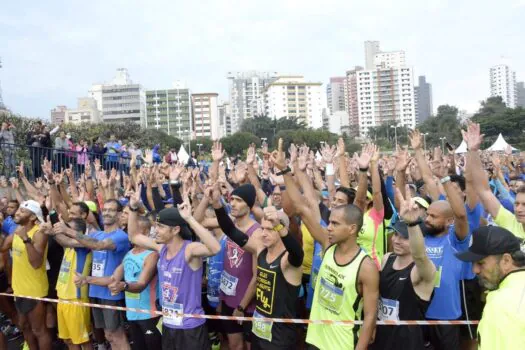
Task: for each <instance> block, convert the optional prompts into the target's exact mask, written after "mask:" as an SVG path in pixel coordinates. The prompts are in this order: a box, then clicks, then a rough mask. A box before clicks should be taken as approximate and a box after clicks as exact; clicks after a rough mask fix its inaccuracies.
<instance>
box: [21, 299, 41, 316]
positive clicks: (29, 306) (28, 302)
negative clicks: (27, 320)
mask: <svg viewBox="0 0 525 350" xmlns="http://www.w3.org/2000/svg"><path fill="white" fill-rule="evenodd" d="M38 303H40V301H38V300H33V299H26V298H15V308H16V311H18V313H19V314H22V315H25V314H28V313H30V312H31V311H33V309H34V308H35V307H37V305H38Z"/></svg>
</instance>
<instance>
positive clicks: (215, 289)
mask: <svg viewBox="0 0 525 350" xmlns="http://www.w3.org/2000/svg"><path fill="white" fill-rule="evenodd" d="M226 238H227V236H226V235H224V236H222V238H221V241H220V244H221V251H220V252H219V253H217V254H215V255H213V256H210V257H209V258H208V265H207V268H206V270H207V276H208V286H207V293H206V294H207V297H208V303H209V304H210V306H211V307H213V308H216V307H217V306H219V295H220V291H219V289H220V286H221V275H222V270H224V249H226Z"/></svg>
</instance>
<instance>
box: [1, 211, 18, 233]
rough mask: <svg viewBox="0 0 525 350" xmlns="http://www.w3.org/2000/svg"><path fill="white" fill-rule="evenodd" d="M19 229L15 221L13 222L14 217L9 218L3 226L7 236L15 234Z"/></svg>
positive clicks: (3, 231)
mask: <svg viewBox="0 0 525 350" xmlns="http://www.w3.org/2000/svg"><path fill="white" fill-rule="evenodd" d="M17 227H18V225H17V224H16V223H15V220H13V217H12V216H8V217H7V218H6V219H5V220H4V223H3V224H2V233H3V234H4V235H6V236H10V235H12V234H13V232H15V230H16V228H17Z"/></svg>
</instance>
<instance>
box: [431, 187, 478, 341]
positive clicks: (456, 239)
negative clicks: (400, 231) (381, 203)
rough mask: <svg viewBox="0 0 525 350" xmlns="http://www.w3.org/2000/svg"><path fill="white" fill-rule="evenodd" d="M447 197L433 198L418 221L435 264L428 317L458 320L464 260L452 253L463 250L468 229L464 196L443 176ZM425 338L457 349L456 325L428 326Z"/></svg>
mask: <svg viewBox="0 0 525 350" xmlns="http://www.w3.org/2000/svg"><path fill="white" fill-rule="evenodd" d="M442 182H443V185H444V186H443V187H444V188H445V191H446V192H447V198H448V201H444V200H440V201H436V202H433V203H432V204H431V205H430V206H429V207H428V209H427V216H426V218H425V220H424V221H421V228H422V230H423V232H424V233H425V246H426V252H427V255H428V257H429V258H430V259H431V260H432V262H433V263H434V265H436V270H437V273H436V280H435V289H434V297H433V299H432V302H431V303H430V306H429V308H428V310H427V313H426V318H427V319H429V320H457V319H459V318H460V317H461V314H462V311H461V297H460V288H459V286H460V281H461V280H462V279H463V269H464V264H465V263H463V262H462V261H460V260H459V259H457V258H456V256H455V253H456V252H461V251H466V250H467V249H468V246H469V241H470V235H471V233H470V229H469V224H468V220H467V213H466V210H465V205H464V203H463V199H462V198H461V194H460V192H459V191H458V190H457V188H456V187H455V186H453V185H451V182H450V180H448V181H447V179H443V180H442ZM426 340H427V342H429V343H431V344H432V345H433V346H434V349H436V350H438V349H459V328H458V327H455V326H431V327H428V328H427V332H426Z"/></svg>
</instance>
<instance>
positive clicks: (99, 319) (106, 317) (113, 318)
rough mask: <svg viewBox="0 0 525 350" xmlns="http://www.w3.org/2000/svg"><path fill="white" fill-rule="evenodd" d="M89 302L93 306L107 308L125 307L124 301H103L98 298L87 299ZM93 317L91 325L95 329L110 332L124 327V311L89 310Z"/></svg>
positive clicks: (96, 308)
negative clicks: (99, 305)
mask: <svg viewBox="0 0 525 350" xmlns="http://www.w3.org/2000/svg"><path fill="white" fill-rule="evenodd" d="M89 302H90V303H93V304H102V305H108V306H125V302H124V300H105V299H100V298H89ZM91 314H92V315H93V324H94V325H95V328H99V329H107V330H110V331H114V330H117V329H119V328H121V327H124V322H125V321H126V316H125V313H124V311H119V310H110V309H101V308H98V307H94V308H92V309H91Z"/></svg>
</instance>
